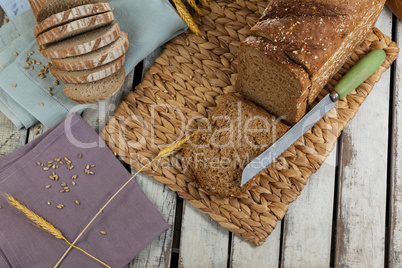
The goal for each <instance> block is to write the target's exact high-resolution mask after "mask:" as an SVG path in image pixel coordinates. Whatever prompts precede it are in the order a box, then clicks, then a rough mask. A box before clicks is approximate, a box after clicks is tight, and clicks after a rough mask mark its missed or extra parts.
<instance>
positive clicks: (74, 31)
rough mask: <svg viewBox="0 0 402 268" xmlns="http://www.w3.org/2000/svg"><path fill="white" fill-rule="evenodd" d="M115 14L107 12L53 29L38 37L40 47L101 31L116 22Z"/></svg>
mask: <svg viewBox="0 0 402 268" xmlns="http://www.w3.org/2000/svg"><path fill="white" fill-rule="evenodd" d="M115 20H116V19H115V17H114V15H113V12H111V11H110V12H106V13H102V14H98V15H94V16H90V17H87V18H83V19H79V20H75V21H72V22H69V23H67V24H64V25H61V26H59V27H56V28H53V29H51V30H49V31H47V32H44V33H42V34H40V35H39V36H38V37H36V41H37V43H38V45H39V46H43V45H48V44H52V43H56V42H58V41H62V40H65V39H68V38H70V37H73V36H78V35H80V34H84V33H86V32H90V31H92V30H96V29H99V28H101V27H103V26H106V25H109V24H112V23H113V22H114V21H115Z"/></svg>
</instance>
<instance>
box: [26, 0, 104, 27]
mask: <svg viewBox="0 0 402 268" xmlns="http://www.w3.org/2000/svg"><path fill="white" fill-rule="evenodd" d="M102 2H107V0H29V3H30V4H31V7H32V11H33V13H34V15H35V18H36V21H37V22H38V23H40V22H42V21H43V20H44V19H46V18H48V17H50V16H52V15H54V14H56V13H59V12H62V11H66V10H69V9H71V8H73V7H78V6H82V5H86V4H94V3H102Z"/></svg>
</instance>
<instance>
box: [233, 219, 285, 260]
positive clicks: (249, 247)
mask: <svg viewBox="0 0 402 268" xmlns="http://www.w3.org/2000/svg"><path fill="white" fill-rule="evenodd" d="M281 224H282V223H281V222H280V221H279V222H278V223H277V225H276V228H275V229H274V231H273V232H272V233H271V235H270V236H269V237H268V238H267V241H266V242H265V243H264V244H263V245H262V246H259V247H256V246H254V245H253V244H251V243H250V242H248V241H246V240H244V238H241V237H239V236H237V235H234V234H232V237H233V240H232V259H231V267H232V268H243V267H264V268H274V267H279V253H280V242H281Z"/></svg>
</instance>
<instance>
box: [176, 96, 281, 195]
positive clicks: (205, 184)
mask: <svg viewBox="0 0 402 268" xmlns="http://www.w3.org/2000/svg"><path fill="white" fill-rule="evenodd" d="M288 129H289V127H288V126H286V125H284V124H283V123H281V122H280V121H278V119H276V118H275V117H273V116H271V115H269V114H268V113H267V112H265V111H264V110H262V109H261V108H259V107H257V106H256V105H254V104H253V103H251V102H249V101H245V100H244V99H243V98H241V97H238V96H236V95H234V94H228V95H226V96H225V97H224V99H223V100H222V101H221V102H220V103H219V105H218V106H217V107H216V109H215V111H214V113H213V114H212V115H211V117H210V118H209V120H208V123H207V124H205V125H204V126H203V127H202V128H201V129H200V130H199V132H198V133H197V134H196V135H195V136H194V138H193V139H192V140H191V142H190V143H188V144H187V145H186V146H185V147H184V149H183V152H182V157H183V162H184V165H185V166H189V167H190V169H191V170H192V171H193V173H194V175H195V178H196V181H197V183H198V185H199V186H200V187H202V188H203V189H204V190H205V191H206V192H207V193H209V194H211V195H214V196H219V197H235V196H238V195H239V194H241V193H243V192H245V191H246V190H248V189H249V188H250V187H251V186H252V185H253V183H252V181H250V182H248V183H247V184H245V185H244V186H243V187H241V186H240V184H241V177H242V172H243V169H244V168H245V167H246V166H247V164H249V163H250V162H251V161H252V160H254V159H255V158H256V157H257V156H258V155H260V154H261V153H262V152H264V151H265V150H266V149H267V148H268V147H270V146H271V145H272V144H273V143H274V142H275V141H276V140H277V139H279V138H280V137H281V136H282V135H284V134H285V133H286V131H288Z"/></svg>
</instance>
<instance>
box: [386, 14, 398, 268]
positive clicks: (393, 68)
mask: <svg viewBox="0 0 402 268" xmlns="http://www.w3.org/2000/svg"><path fill="white" fill-rule="evenodd" d="M397 27H398V26H397V18H396V16H395V15H392V39H393V40H396V39H398V37H397ZM396 66H397V65H396V64H393V65H392V66H391V81H390V97H389V98H390V102H389V121H388V124H389V132H388V161H387V164H388V168H387V197H386V205H387V206H386V210H385V252H384V266H385V267H389V265H390V258H391V252H390V250H391V222H392V205H393V198H392V192H393V191H392V188H393V177H392V176H393V170H394V168H395V163H394V162H393V160H394V155H395V144H394V138H395V135H394V129H395V127H396V126H395V125H394V123H395V121H394V120H395V97H396V96H395V94H396V89H395V86H396Z"/></svg>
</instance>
